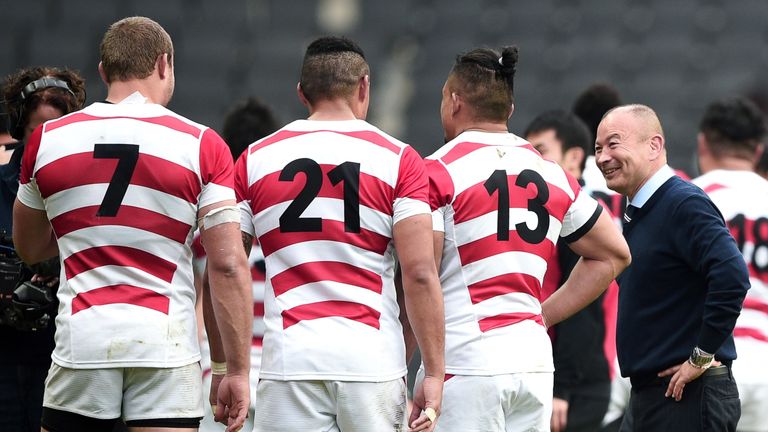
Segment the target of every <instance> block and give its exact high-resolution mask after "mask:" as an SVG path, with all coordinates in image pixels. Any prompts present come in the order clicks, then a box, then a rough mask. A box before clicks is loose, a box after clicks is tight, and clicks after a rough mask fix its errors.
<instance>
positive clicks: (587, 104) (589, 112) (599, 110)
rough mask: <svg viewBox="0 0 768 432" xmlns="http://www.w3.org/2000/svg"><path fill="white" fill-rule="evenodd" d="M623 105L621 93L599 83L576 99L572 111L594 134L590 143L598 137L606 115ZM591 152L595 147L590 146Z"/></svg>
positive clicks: (608, 85) (610, 86)
mask: <svg viewBox="0 0 768 432" xmlns="http://www.w3.org/2000/svg"><path fill="white" fill-rule="evenodd" d="M622 104H623V103H622V101H621V96H619V91H618V90H616V88H615V87H613V86H612V85H610V84H606V83H597V84H592V85H591V86H589V87H587V89H586V90H584V92H582V93H581V94H580V95H579V96H578V97H577V98H576V101H574V102H573V109H572V111H573V113H574V114H576V115H577V116H578V117H579V118H580V119H581V120H582V121H583V122H584V124H586V125H587V128H589V131H590V133H591V134H592V135H591V137H590V141H591V142H594V141H595V138H596V137H597V126H598V125H599V124H600V121H601V120H602V119H603V116H604V115H605V113H607V112H608V111H610V110H611V109H612V108H616V107H617V106H620V105H622ZM589 150H590V153H591V152H592V150H594V148H593V146H590V147H589ZM588 154H589V153H588Z"/></svg>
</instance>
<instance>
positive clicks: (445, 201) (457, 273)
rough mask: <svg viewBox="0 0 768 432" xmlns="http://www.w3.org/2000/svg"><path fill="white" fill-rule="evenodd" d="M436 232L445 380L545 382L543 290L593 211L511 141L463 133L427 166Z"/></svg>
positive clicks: (555, 169)
mask: <svg viewBox="0 0 768 432" xmlns="http://www.w3.org/2000/svg"><path fill="white" fill-rule="evenodd" d="M426 166H427V172H428V175H429V181H430V205H431V207H432V209H433V210H434V212H433V226H434V229H435V231H444V232H445V243H444V247H443V259H442V263H441V266H440V269H439V271H440V282H441V284H442V287H443V295H444V298H445V324H446V334H445V342H446V357H445V361H446V373H449V374H456V375H493V374H504V373H516V372H551V371H552V370H553V365H552V348H551V344H550V340H549V337H548V336H547V333H546V330H545V329H544V326H543V325H542V319H541V304H540V302H541V285H542V280H543V278H544V273H545V271H546V269H547V261H548V260H549V259H550V258H551V256H552V255H553V254H554V252H555V244H556V242H557V241H558V238H560V237H562V238H564V239H565V240H566V241H569V242H572V241H575V240H577V239H578V238H580V237H581V236H582V235H583V234H584V233H586V232H587V231H589V229H591V227H592V226H593V225H594V223H595V222H596V221H597V218H598V216H599V215H600V211H601V208H602V207H600V206H599V205H598V204H597V202H596V201H595V200H594V199H592V198H590V197H589V195H588V194H586V193H580V188H579V185H578V182H577V181H576V180H575V179H574V178H573V177H571V176H569V175H568V174H566V173H565V171H563V169H562V168H560V166H558V165H557V163H555V162H552V161H547V160H544V159H542V158H541V155H540V154H539V153H538V152H537V151H536V150H534V148H533V147H532V146H531V145H530V144H529V143H528V142H527V141H525V140H523V139H522V138H519V137H517V136H515V135H513V134H506V133H505V134H501V133H487V132H478V131H467V132H464V133H462V134H461V135H459V136H458V137H456V138H455V139H454V140H452V141H450V142H449V143H447V144H446V145H445V146H443V147H442V148H441V149H440V150H438V151H437V152H435V153H434V154H433V155H432V156H430V157H429V158H428V159H427V162H426Z"/></svg>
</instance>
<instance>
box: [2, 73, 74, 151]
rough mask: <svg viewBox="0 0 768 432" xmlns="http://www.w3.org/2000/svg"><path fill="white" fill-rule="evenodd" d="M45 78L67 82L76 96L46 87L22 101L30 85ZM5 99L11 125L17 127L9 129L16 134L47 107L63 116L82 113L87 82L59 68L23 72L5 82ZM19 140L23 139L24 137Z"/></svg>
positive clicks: (62, 90) (57, 88) (10, 76)
mask: <svg viewBox="0 0 768 432" xmlns="http://www.w3.org/2000/svg"><path fill="white" fill-rule="evenodd" d="M43 77H53V78H57V79H59V80H62V81H64V82H65V83H67V85H68V86H69V89H70V90H71V91H72V93H70V92H69V91H67V90H66V89H63V88H59V87H46V88H43V89H41V90H38V91H36V92H34V93H32V94H30V95H29V96H27V97H26V98H22V97H21V92H22V90H23V89H24V87H26V86H27V84H29V83H31V82H33V81H36V80H38V79H40V78H43ZM73 94H74V96H73ZM3 99H5V109H6V112H7V113H8V115H9V118H10V119H11V121H12V122H13V123H15V124H10V125H9V127H10V130H11V131H12V132H13V131H14V129H16V128H17V126H20V127H21V128H22V129H23V128H24V127H26V125H27V123H28V122H29V114H30V113H32V112H34V111H35V110H36V109H37V107H39V106H40V105H41V104H43V103H45V104H48V105H51V106H52V107H54V108H56V109H58V110H59V111H61V112H62V113H63V114H69V113H71V112H73V111H77V110H79V109H81V108H82V107H83V105H84V104H85V81H83V78H82V77H81V76H80V74H79V73H78V72H77V71H74V70H70V69H60V68H55V67H32V68H26V69H21V70H18V71H16V73H14V74H12V75H9V76H7V77H6V78H5V82H4V84H3ZM15 138H17V139H20V137H15Z"/></svg>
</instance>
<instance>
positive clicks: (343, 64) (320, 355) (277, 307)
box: [235, 37, 444, 432]
mask: <svg viewBox="0 0 768 432" xmlns="http://www.w3.org/2000/svg"><path fill="white" fill-rule="evenodd" d="M369 74H370V71H369V66H368V63H367V62H366V60H365V56H364V54H363V51H362V50H361V49H360V47H359V46H358V45H357V44H356V43H354V42H352V41H350V40H348V39H345V38H337V37H324V38H320V39H317V40H315V41H313V42H312V43H311V44H310V45H309V46H308V47H307V50H306V54H305V56H304V60H303V65H302V70H301V80H300V82H299V84H298V87H297V91H298V94H299V98H300V100H301V101H302V103H303V104H304V105H305V106H306V107H307V108H308V110H309V114H310V116H309V118H308V119H307V120H297V121H294V122H292V123H290V124H288V125H287V126H285V127H283V128H282V129H280V130H279V131H278V132H276V133H275V134H273V135H271V136H269V137H268V138H265V139H263V140H261V141H258V142H257V143H255V144H253V145H252V146H251V147H250V148H249V150H248V151H247V153H246V154H244V155H243V156H242V157H241V158H240V159H239V160H238V162H237V164H236V168H235V170H236V190H237V192H238V194H239V199H240V200H241V208H242V210H243V213H244V220H243V225H242V229H243V232H244V240H243V241H244V244H245V245H246V246H247V247H250V245H251V241H252V240H251V239H252V238H253V237H254V236H256V237H257V238H258V241H259V243H260V245H261V247H262V250H263V251H264V255H265V257H266V258H265V259H266V270H267V276H268V277H267V289H266V299H265V323H266V333H265V336H264V352H263V357H262V363H261V371H260V373H259V384H258V391H257V393H258V396H257V400H258V403H257V405H256V418H255V421H254V423H255V428H254V430H255V431H265V432H266V431H269V432H271V431H275V430H354V431H371V432H374V431H383V430H401V429H405V428H407V427H408V424H407V423H410V426H412V427H413V430H417V431H418V430H432V428H433V427H434V424H435V423H434V420H435V416H436V415H439V412H440V401H441V398H442V387H443V378H444V362H443V356H444V351H443V350H444V345H443V336H444V322H443V308H442V304H443V303H442V295H441V292H440V285H439V283H438V278H437V272H436V270H435V263H434V258H433V254H432V230H431V217H430V211H429V205H428V204H427V199H428V182H427V177H426V173H425V171H424V165H423V162H422V159H421V158H420V157H419V155H418V154H417V153H416V151H415V150H413V149H412V148H411V147H410V146H408V145H406V144H403V143H401V142H400V141H398V140H396V139H394V138H392V137H390V136H389V135H387V134H385V133H384V132H382V131H380V130H379V129H377V128H375V127H373V126H372V125H370V124H369V123H367V122H365V121H364V119H365V118H366V115H367V112H368V105H369V97H370V77H369ZM395 254H396V256H397V259H398V260H399V265H400V268H401V270H402V275H403V289H404V294H405V304H406V305H407V312H408V320H409V322H410V325H411V327H412V328H413V331H414V333H415V336H416V339H417V341H418V345H419V348H420V349H421V353H422V357H423V358H424V362H425V364H426V369H427V374H428V379H427V380H426V381H425V382H424V384H423V386H422V387H420V388H418V389H416V391H415V392H414V394H415V396H414V404H415V406H416V408H415V409H414V413H413V415H412V416H411V419H410V420H411V421H408V419H407V418H406V391H405V380H404V379H403V377H404V376H405V374H406V362H405V358H406V349H405V343H404V339H403V327H402V325H401V322H400V320H399V313H398V306H397V301H398V299H397V296H396V292H395V286H394V280H393V279H394V274H395ZM422 410H424V412H422Z"/></svg>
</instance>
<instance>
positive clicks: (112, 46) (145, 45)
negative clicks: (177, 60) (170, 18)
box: [100, 16, 173, 82]
mask: <svg viewBox="0 0 768 432" xmlns="http://www.w3.org/2000/svg"><path fill="white" fill-rule="evenodd" d="M100 52H101V67H102V69H103V70H104V75H106V77H107V82H112V81H114V80H118V81H127V80H129V79H142V78H146V77H148V76H149V75H150V74H152V71H153V70H155V62H157V58H158V57H160V56H161V55H163V54H168V63H169V64H173V42H172V41H171V37H170V36H169V35H168V33H167V32H166V31H165V29H163V27H162V26H161V25H160V24H158V23H157V22H155V21H153V20H151V19H149V18H146V17H139V16H135V17H129V18H123V19H121V20H120V21H118V22H116V23H114V24H112V25H111V26H109V29H108V30H107V32H106V33H105V34H104V38H103V39H102V40H101V47H100Z"/></svg>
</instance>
